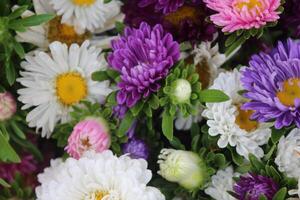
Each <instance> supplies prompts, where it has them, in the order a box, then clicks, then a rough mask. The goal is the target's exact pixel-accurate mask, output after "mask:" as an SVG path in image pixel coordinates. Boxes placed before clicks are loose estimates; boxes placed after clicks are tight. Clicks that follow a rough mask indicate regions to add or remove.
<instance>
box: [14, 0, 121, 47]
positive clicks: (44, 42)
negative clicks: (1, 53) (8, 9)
mask: <svg viewBox="0 0 300 200" xmlns="http://www.w3.org/2000/svg"><path fill="white" fill-rule="evenodd" d="M33 5H34V9H35V12H36V14H55V10H54V9H53V7H52V6H51V5H50V4H49V1H44V0H33ZM15 8H16V7H15ZM117 10H118V11H117ZM117 10H112V13H111V15H114V17H112V18H111V19H110V20H109V21H108V22H107V24H105V26H104V27H103V28H102V29H98V30H97V31H96V32H95V33H102V32H104V31H107V30H109V29H112V28H114V26H115V22H116V21H118V20H123V14H121V13H120V9H117ZM31 15H34V13H33V12H32V11H25V12H24V13H23V15H22V17H28V16H31ZM114 38H115V37H108V36H95V35H93V34H92V33H91V32H89V31H81V32H78V31H77V30H76V29H75V27H74V26H72V25H69V24H66V23H63V22H61V17H60V16H56V17H55V18H54V19H52V20H51V21H49V22H48V23H44V24H41V25H39V26H32V27H29V28H28V29H27V31H25V32H17V35H16V39H17V40H18V41H19V42H26V43H31V44H34V45H36V46H37V47H39V48H41V49H45V50H46V49H48V47H49V44H50V43H52V42H54V41H59V42H62V43H66V44H67V45H71V44H73V43H78V44H82V43H83V42H84V41H85V40H87V39H89V40H91V43H92V44H93V45H95V46H97V47H101V48H108V47H109V46H110V41H111V40H112V39H114Z"/></svg>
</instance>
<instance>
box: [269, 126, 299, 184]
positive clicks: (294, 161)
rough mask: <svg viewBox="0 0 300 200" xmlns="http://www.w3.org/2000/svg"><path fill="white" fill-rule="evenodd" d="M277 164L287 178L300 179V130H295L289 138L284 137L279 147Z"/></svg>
mask: <svg viewBox="0 0 300 200" xmlns="http://www.w3.org/2000/svg"><path fill="white" fill-rule="evenodd" d="M277 148H278V150H277V157H276V159H275V163H276V164H277V165H278V169H279V170H280V171H281V172H285V173H286V174H287V176H289V177H294V178H300V129H298V128H295V129H293V130H292V131H291V132H290V133H289V135H288V136H287V137H284V136H282V137H281V139H280V141H279V144H278V146H277Z"/></svg>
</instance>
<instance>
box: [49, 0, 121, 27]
mask: <svg viewBox="0 0 300 200" xmlns="http://www.w3.org/2000/svg"><path fill="white" fill-rule="evenodd" d="M49 3H50V4H51V5H53V8H54V10H55V11H56V14H57V15H59V16H62V23H67V24H69V25H72V26H74V27H75V28H76V30H77V31H78V32H83V31H85V30H88V31H91V32H95V31H97V30H105V29H106V30H107V27H110V28H111V27H112V26H114V23H115V21H116V19H119V18H120V17H121V16H122V14H120V8H121V2H120V1H118V0H111V1H110V2H109V3H105V0H49Z"/></svg>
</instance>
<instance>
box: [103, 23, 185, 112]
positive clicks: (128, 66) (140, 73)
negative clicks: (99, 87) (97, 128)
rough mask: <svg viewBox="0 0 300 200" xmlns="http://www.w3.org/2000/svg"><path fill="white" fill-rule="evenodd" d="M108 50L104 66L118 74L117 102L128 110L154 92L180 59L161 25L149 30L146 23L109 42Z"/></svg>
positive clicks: (127, 30)
mask: <svg viewBox="0 0 300 200" xmlns="http://www.w3.org/2000/svg"><path fill="white" fill-rule="evenodd" d="M112 50H113V52H112V53H110V54H109V56H108V62H109V64H110V65H111V67H112V68H113V69H115V70H117V71H119V72H120V74H121V81H120V82H119V83H118V87H119V89H120V90H119V92H118V94H117V102H118V104H119V105H126V107H129V108H130V107H133V106H134V105H135V104H136V103H137V102H138V101H139V100H140V99H145V98H147V97H149V95H150V94H151V93H153V92H157V91H158V89H159V88H160V81H161V80H162V79H163V78H165V77H166V76H167V75H168V73H169V70H170V69H171V67H172V66H173V65H174V63H175V62H177V61H178V60H179V56H180V50H179V44H178V43H177V42H175V41H174V40H173V37H172V35H171V34H170V33H165V31H164V30H163V27H162V26H161V25H156V26H154V27H153V28H151V27H150V26H149V25H148V24H147V23H141V25H140V27H139V29H135V28H129V27H127V28H126V29H125V31H124V35H123V36H121V37H120V38H119V39H116V40H114V41H113V42H112Z"/></svg>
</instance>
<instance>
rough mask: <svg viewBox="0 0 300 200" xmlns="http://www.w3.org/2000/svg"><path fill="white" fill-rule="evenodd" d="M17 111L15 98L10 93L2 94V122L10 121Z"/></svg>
mask: <svg viewBox="0 0 300 200" xmlns="http://www.w3.org/2000/svg"><path fill="white" fill-rule="evenodd" d="M16 110H17V104H16V101H15V99H14V97H13V96H12V95H11V94H10V93H9V92H4V93H0V121H5V120H8V119H10V118H11V117H12V116H13V115H14V114H15V112H16Z"/></svg>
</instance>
